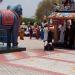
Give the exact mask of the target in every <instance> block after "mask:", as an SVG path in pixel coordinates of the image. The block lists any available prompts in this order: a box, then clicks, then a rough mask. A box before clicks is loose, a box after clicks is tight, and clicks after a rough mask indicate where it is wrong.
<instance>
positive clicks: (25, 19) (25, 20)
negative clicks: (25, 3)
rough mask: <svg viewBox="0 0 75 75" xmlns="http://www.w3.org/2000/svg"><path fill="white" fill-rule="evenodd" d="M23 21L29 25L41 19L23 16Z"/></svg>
mask: <svg viewBox="0 0 75 75" xmlns="http://www.w3.org/2000/svg"><path fill="white" fill-rule="evenodd" d="M22 22H25V25H28V24H29V23H30V24H31V25H34V23H35V22H36V23H39V22H40V21H39V20H38V19H33V18H25V17H23V18H22Z"/></svg>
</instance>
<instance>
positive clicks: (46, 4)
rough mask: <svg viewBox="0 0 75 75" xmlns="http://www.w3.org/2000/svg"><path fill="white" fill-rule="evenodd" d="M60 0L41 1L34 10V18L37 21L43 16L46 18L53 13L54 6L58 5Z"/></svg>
mask: <svg viewBox="0 0 75 75" xmlns="http://www.w3.org/2000/svg"><path fill="white" fill-rule="evenodd" d="M59 2H60V0H43V1H42V2H40V3H39V5H38V8H37V10H36V16H37V18H39V19H42V18H43V16H48V15H50V13H51V12H52V11H53V8H54V6H53V5H54V4H55V3H56V4H59Z"/></svg>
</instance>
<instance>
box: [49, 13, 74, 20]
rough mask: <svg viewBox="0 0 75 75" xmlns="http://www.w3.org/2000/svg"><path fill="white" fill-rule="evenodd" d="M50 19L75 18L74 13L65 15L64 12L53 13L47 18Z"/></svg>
mask: <svg viewBox="0 0 75 75" xmlns="http://www.w3.org/2000/svg"><path fill="white" fill-rule="evenodd" d="M48 18H51V19H73V18H75V13H72V12H71V13H66V12H59V13H58V12H54V13H52V14H51V15H49V16H48Z"/></svg>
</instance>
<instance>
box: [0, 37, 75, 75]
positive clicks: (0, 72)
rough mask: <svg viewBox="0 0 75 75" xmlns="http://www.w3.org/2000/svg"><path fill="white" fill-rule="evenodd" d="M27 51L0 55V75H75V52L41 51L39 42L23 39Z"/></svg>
mask: <svg viewBox="0 0 75 75" xmlns="http://www.w3.org/2000/svg"><path fill="white" fill-rule="evenodd" d="M19 46H22V47H24V46H25V47H26V48H27V51H22V52H13V53H6V54H0V75H75V51H74V50H64V49H55V50H54V51H51V52H47V51H44V50H43V42H42V41H41V40H36V39H32V40H30V39H29V38H25V40H22V41H21V40H19Z"/></svg>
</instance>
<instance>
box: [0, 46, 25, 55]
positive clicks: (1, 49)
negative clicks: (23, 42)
mask: <svg viewBox="0 0 75 75" xmlns="http://www.w3.org/2000/svg"><path fill="white" fill-rule="evenodd" d="M18 51H26V48H24V47H11V48H7V47H0V54H2V53H10V52H18Z"/></svg>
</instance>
